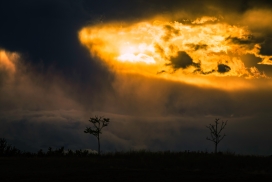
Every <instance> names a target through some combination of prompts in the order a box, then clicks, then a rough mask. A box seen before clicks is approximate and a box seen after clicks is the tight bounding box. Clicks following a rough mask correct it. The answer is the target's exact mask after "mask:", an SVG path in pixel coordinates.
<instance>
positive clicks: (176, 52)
mask: <svg viewBox="0 0 272 182" xmlns="http://www.w3.org/2000/svg"><path fill="white" fill-rule="evenodd" d="M79 39H80V41H81V43H82V44H83V45H84V46H86V47H87V48H88V49H89V50H90V52H91V55H92V56H93V57H98V58H99V59H100V60H102V61H104V62H105V63H106V64H107V65H108V66H109V67H110V68H111V69H112V70H114V71H116V72H119V73H120V72H121V73H137V74H141V75H144V76H148V77H159V78H164V79H170V80H175V81H182V82H187V83H191V84H196V85H198V86H205V85H206V86H213V87H218V88H222V86H223V85H224V84H222V83H221V82H222V80H221V79H220V78H222V77H223V78H225V79H224V80H225V81H224V82H225V83H227V82H230V83H232V82H233V81H234V80H236V82H235V83H233V84H230V85H235V86H230V87H228V89H235V88H244V87H246V85H248V87H249V88H250V87H251V86H249V85H251V83H249V84H248V83H245V82H247V81H244V80H245V78H246V79H254V78H268V77H267V76H266V75H265V74H264V73H261V72H260V71H259V70H258V69H257V68H256V67H246V66H245V64H244V62H243V60H242V59H241V56H242V55H246V54H252V55H255V57H259V58H261V59H262V61H261V62H260V63H259V64H270V62H271V61H270V60H271V57H269V56H263V55H260V54H259V52H260V47H261V45H260V44H259V43H258V42H256V41H255V40H254V37H253V36H252V34H251V32H250V31H249V30H248V29H247V27H245V26H237V25H231V24H228V23H226V22H222V21H220V19H218V18H216V17H208V16H205V17H200V18H197V19H196V20H194V21H191V22H187V23H184V22H177V21H166V20H161V21H156V20H155V21H154V20H146V21H143V22H138V23H122V24H121V23H108V24H103V25H93V26H87V27H84V28H83V29H82V30H80V32H79ZM234 78H235V79H234ZM236 78H237V79H236Z"/></svg>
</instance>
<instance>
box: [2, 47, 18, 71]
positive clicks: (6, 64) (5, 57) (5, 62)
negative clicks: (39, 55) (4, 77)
mask: <svg viewBox="0 0 272 182" xmlns="http://www.w3.org/2000/svg"><path fill="white" fill-rule="evenodd" d="M17 57H18V54H17V53H9V52H7V51H5V50H1V49H0V70H5V71H8V72H11V73H14V72H15V71H16V69H15V64H14V61H16V59H17Z"/></svg>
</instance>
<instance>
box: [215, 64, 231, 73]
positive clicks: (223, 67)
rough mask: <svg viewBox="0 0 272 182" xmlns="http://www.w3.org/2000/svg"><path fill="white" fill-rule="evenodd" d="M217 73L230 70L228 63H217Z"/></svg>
mask: <svg viewBox="0 0 272 182" xmlns="http://www.w3.org/2000/svg"><path fill="white" fill-rule="evenodd" d="M217 68H218V70H217V71H218V72H219V73H226V72H228V71H230V70H231V68H230V67H229V66H228V65H225V64H218V66H217Z"/></svg>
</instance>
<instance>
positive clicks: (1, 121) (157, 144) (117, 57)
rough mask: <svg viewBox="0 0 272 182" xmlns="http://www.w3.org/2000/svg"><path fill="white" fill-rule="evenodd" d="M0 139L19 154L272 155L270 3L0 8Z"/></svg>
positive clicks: (12, 0) (57, 0)
mask: <svg viewBox="0 0 272 182" xmlns="http://www.w3.org/2000/svg"><path fill="white" fill-rule="evenodd" d="M0 16H1V17H4V18H1V29H0V137H2V138H6V139H7V140H8V142H9V143H11V144H12V145H14V146H16V147H17V148H19V149H21V150H25V151H33V152H36V151H38V150H39V149H43V150H47V149H48V147H52V148H53V149H54V148H60V147H62V146H64V147H65V148H66V149H72V150H77V149H90V150H96V149H97V141H96V138H95V137H94V136H91V135H88V134H85V133H84V132H83V131H84V129H85V128H86V127H87V126H91V123H90V122H88V120H89V119H90V117H94V116H102V117H106V118H110V124H109V126H107V127H105V128H103V130H102V135H101V150H102V152H114V151H128V150H141V149H146V150H150V151H166V150H170V151H184V150H190V151H208V152H212V151H213V150H214V146H213V143H212V142H210V141H208V140H206V137H209V136H210V132H209V129H208V128H207V127H206V126H207V125H209V124H213V123H214V121H215V119H216V118H219V119H220V120H219V121H220V122H221V121H227V125H226V127H225V128H224V130H223V133H222V134H226V137H225V138H224V139H223V140H222V141H221V143H220V144H219V150H220V151H223V152H226V151H229V152H235V153H237V154H253V155H271V154H272V132H271V131H272V129H271V128H272V112H271V109H270V108H271V102H270V101H271V98H272V93H271V90H272V80H271V79H272V25H271V22H272V3H271V1H269V0H266V1H265V0H258V1H255V0H242V1H231V2H230V1H224V2H222V1H216V0H202V1H197V0H192V1H183V0H179V1H166V0H156V1H155V0H150V1H143V0H131V1H124V0H120V1H111V0H100V1H95V0H78V1H73V0H39V1H36V0H25V1H19V0H2V1H1V4H0Z"/></svg>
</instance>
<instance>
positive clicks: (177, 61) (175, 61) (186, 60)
mask: <svg viewBox="0 0 272 182" xmlns="http://www.w3.org/2000/svg"><path fill="white" fill-rule="evenodd" d="M170 62H171V63H169V64H166V65H167V66H172V67H173V69H174V70H177V69H180V68H183V69H185V68H187V67H188V66H191V65H193V64H194V63H193V59H192V58H191V57H190V56H189V55H188V54H187V53H186V52H185V51H179V52H178V55H177V56H176V57H171V59H170Z"/></svg>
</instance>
